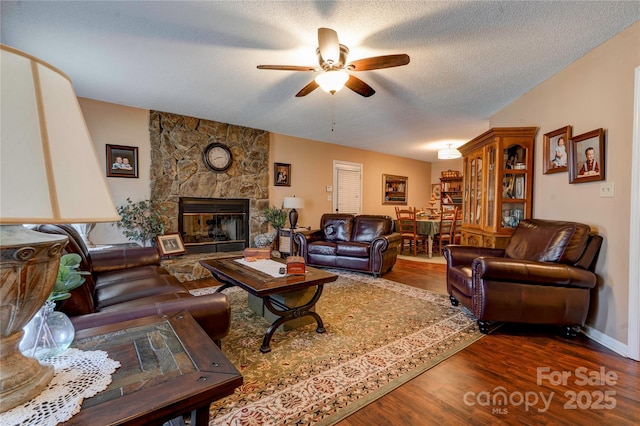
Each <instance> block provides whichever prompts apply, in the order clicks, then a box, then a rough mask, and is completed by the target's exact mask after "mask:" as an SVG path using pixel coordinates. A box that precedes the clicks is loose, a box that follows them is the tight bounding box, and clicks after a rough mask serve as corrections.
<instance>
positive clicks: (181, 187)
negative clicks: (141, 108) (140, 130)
mask: <svg viewBox="0 0 640 426" xmlns="http://www.w3.org/2000/svg"><path fill="white" fill-rule="evenodd" d="M149 133H150V140H151V171H150V176H151V198H152V199H154V200H157V201H159V202H160V204H161V206H162V207H163V209H164V210H163V213H162V215H163V220H164V221H165V223H166V224H167V226H166V229H165V232H166V233H169V232H181V227H183V226H184V224H180V221H179V215H180V199H181V198H204V199H218V200H221V199H240V200H246V202H247V204H248V207H249V208H248V212H246V213H245V214H246V215H247V217H246V223H247V227H248V232H247V233H246V234H245V235H244V238H237V239H242V240H243V241H244V242H245V244H247V245H253V238H254V237H255V236H256V235H258V234H262V233H265V232H267V230H268V224H267V223H266V222H265V218H264V216H263V214H262V212H263V211H264V210H265V209H266V208H267V207H268V206H269V172H268V166H269V132H267V131H265V130H257V129H251V128H248V127H241V126H235V125H232V124H226V123H219V122H216V121H210V120H204V119H198V118H193V117H188V116H182V115H177V114H171V113H165V112H159V111H151V113H150V119H149ZM213 142H218V143H222V144H225V145H226V146H228V147H229V149H230V150H231V152H232V155H233V163H232V165H231V167H230V168H229V169H227V170H226V171H224V172H222V173H219V172H215V171H212V170H210V169H208V168H207V166H206V164H205V162H204V157H203V153H204V151H205V149H206V147H207V146H208V145H209V144H210V143H213ZM209 213H215V212H209ZM217 219H218V218H216V217H211V218H195V219H194V221H195V222H193V223H195V224H197V221H198V220H200V221H202V220H204V221H205V222H204V224H203V223H202V222H201V223H200V225H201V226H205V225H207V224H206V221H208V220H209V221H214V222H211V223H210V225H211V226H213V227H214V228H215V227H216V224H215V221H216V220H217ZM219 219H220V221H222V217H219ZM226 220H227V222H226V223H227V224H229V223H230V222H229V218H227V219H226ZM218 224H222V222H219V223H218ZM192 225H193V224H192ZM190 226H191V225H190ZM207 226H209V225H207ZM193 227H194V228H195V225H193ZM208 233H209V232H208V230H206V231H205V230H203V231H201V232H200V235H201V237H202V235H204V234H207V235H208ZM236 237H237V235H236ZM183 238H184V237H183ZM229 238H231V237H229ZM185 244H187V242H186V241H185ZM221 246H222V245H221ZM192 249H193V247H192ZM241 249H242V248H240V250H241Z"/></svg>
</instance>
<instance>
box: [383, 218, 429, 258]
mask: <svg viewBox="0 0 640 426" xmlns="http://www.w3.org/2000/svg"><path fill="white" fill-rule="evenodd" d="M393 224H394V226H395V229H396V230H397V229H400V228H399V226H398V221H397V220H394V221H393ZM416 232H417V233H418V234H419V235H426V236H427V243H428V244H427V245H428V248H427V255H428V256H429V257H430V258H431V257H433V237H434V235H436V234H437V233H438V232H440V218H439V217H438V218H429V217H426V216H422V217H420V216H417V217H416Z"/></svg>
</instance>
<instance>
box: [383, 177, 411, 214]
mask: <svg viewBox="0 0 640 426" xmlns="http://www.w3.org/2000/svg"><path fill="white" fill-rule="evenodd" d="M408 189H409V178H408V177H406V176H395V175H382V204H396V205H404V206H406V205H407V200H408V193H409V191H408Z"/></svg>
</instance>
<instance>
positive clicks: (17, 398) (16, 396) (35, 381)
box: [0, 332, 53, 412]
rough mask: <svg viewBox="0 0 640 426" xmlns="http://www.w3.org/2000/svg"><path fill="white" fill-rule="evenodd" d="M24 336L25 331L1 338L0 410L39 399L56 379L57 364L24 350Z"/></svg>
mask: <svg viewBox="0 0 640 426" xmlns="http://www.w3.org/2000/svg"><path fill="white" fill-rule="evenodd" d="M20 339H22V332H19V333H15V334H13V335H11V336H9V337H7V338H3V339H0V353H1V354H2V356H1V357H0V359H1V361H0V362H1V363H2V368H1V369H0V383H1V389H2V390H0V401H1V402H0V412H4V411H7V410H10V409H11V408H14V407H16V406H18V405H21V404H24V403H25V402H27V401H29V400H31V399H33V398H35V397H36V396H38V395H39V394H40V392H42V391H43V390H44V389H45V388H46V387H47V385H48V384H49V382H50V381H51V379H52V378H53V367H51V366H50V365H42V364H40V363H39V362H38V361H37V360H36V359H35V358H31V357H26V356H24V355H22V354H21V353H20V351H19V350H18V345H19V343H20Z"/></svg>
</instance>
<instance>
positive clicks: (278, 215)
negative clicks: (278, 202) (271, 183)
mask: <svg viewBox="0 0 640 426" xmlns="http://www.w3.org/2000/svg"><path fill="white" fill-rule="evenodd" d="M262 214H263V215H264V218H265V219H266V220H267V223H269V225H271V227H272V228H273V229H275V233H274V234H273V249H274V250H278V246H279V244H278V242H279V238H278V233H279V232H280V229H282V228H284V225H285V224H286V223H287V212H286V211H285V209H283V208H278V207H276V206H272V207H267V208H266V209H265V210H264V211H263V212H262Z"/></svg>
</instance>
